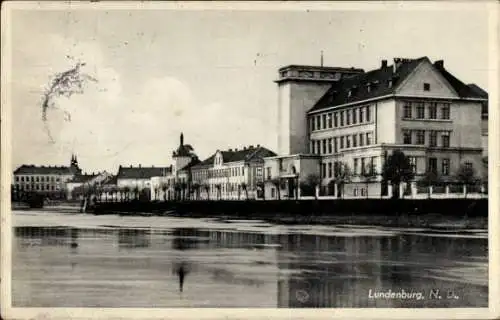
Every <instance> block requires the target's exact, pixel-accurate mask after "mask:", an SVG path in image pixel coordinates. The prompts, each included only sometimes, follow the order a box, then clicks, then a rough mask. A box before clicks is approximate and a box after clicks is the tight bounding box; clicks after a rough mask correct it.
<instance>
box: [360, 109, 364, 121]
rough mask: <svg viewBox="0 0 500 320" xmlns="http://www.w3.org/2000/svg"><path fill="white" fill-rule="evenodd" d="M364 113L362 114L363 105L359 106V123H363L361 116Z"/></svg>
mask: <svg viewBox="0 0 500 320" xmlns="http://www.w3.org/2000/svg"><path fill="white" fill-rule="evenodd" d="M363 116H364V114H363V107H361V108H359V123H363V120H364V118H363Z"/></svg>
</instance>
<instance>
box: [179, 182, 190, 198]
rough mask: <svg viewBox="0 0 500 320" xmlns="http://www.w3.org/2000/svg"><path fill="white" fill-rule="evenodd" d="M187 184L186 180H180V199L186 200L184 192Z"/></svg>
mask: <svg viewBox="0 0 500 320" xmlns="http://www.w3.org/2000/svg"><path fill="white" fill-rule="evenodd" d="M187 188H188V185H187V183H186V182H181V190H182V200H186V192H187Z"/></svg>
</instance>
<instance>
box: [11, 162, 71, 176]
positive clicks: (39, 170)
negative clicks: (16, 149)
mask: <svg viewBox="0 0 500 320" xmlns="http://www.w3.org/2000/svg"><path fill="white" fill-rule="evenodd" d="M14 174H27V175H29V174H46V175H49V174H58V175H71V174H75V171H74V169H72V168H70V167H66V166H35V165H26V164H23V165H22V166H20V167H19V168H17V169H16V170H15V171H14Z"/></svg>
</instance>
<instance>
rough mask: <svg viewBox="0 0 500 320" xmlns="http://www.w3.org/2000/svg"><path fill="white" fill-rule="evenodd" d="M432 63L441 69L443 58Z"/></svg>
mask: <svg viewBox="0 0 500 320" xmlns="http://www.w3.org/2000/svg"><path fill="white" fill-rule="evenodd" d="M434 65H435V66H436V67H438V68H439V69H443V68H444V61H443V60H438V61H436V62H434Z"/></svg>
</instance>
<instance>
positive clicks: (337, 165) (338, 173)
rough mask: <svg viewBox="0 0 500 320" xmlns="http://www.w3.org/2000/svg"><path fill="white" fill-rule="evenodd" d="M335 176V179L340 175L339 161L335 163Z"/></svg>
mask: <svg viewBox="0 0 500 320" xmlns="http://www.w3.org/2000/svg"><path fill="white" fill-rule="evenodd" d="M333 174H334V176H335V177H338V176H339V175H340V165H339V163H338V162H337V161H335V162H334V163H333Z"/></svg>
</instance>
